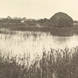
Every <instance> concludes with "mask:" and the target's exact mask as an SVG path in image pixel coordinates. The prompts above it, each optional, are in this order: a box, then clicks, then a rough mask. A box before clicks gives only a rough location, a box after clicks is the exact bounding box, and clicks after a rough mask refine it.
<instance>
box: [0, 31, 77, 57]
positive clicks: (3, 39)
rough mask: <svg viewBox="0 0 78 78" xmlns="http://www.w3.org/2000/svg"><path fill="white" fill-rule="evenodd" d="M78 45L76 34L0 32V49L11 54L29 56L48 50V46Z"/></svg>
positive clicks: (55, 47) (70, 46) (69, 46)
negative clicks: (64, 35)
mask: <svg viewBox="0 0 78 78" xmlns="http://www.w3.org/2000/svg"><path fill="white" fill-rule="evenodd" d="M77 45H78V36H76V35H74V36H71V37H58V36H52V35H51V34H50V33H40V32H39V33H36V37H35V36H33V33H30V32H29V33H28V32H17V34H15V35H10V34H7V35H5V34H0V49H1V50H2V51H3V52H4V53H5V52H6V53H7V52H12V53H13V54H17V55H19V54H21V55H22V54H23V53H30V56H31V58H33V56H34V57H35V56H36V55H37V54H38V55H42V50H43V48H45V49H46V50H50V48H54V49H57V48H65V47H68V48H72V47H75V46H77Z"/></svg>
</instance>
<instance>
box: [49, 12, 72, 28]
mask: <svg viewBox="0 0 78 78" xmlns="http://www.w3.org/2000/svg"><path fill="white" fill-rule="evenodd" d="M50 23H51V25H52V26H54V27H72V26H73V19H72V18H71V17H70V16H69V15H67V14H66V13H62V12H58V13H56V14H54V15H53V16H52V17H51V18H50Z"/></svg>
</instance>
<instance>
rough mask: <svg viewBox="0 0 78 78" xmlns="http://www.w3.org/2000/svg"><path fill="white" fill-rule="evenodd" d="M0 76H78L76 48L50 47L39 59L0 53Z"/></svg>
mask: <svg viewBox="0 0 78 78" xmlns="http://www.w3.org/2000/svg"><path fill="white" fill-rule="evenodd" d="M0 78H78V48H77V47H76V48H74V49H73V50H70V49H68V48H65V49H64V50H63V49H59V50H55V49H51V51H49V52H46V51H44V52H43V55H42V57H41V59H38V57H36V58H35V61H34V63H31V64H30V56H27V57H26V56H24V57H17V56H15V57H10V55H6V56H5V55H2V54H1V53H0Z"/></svg>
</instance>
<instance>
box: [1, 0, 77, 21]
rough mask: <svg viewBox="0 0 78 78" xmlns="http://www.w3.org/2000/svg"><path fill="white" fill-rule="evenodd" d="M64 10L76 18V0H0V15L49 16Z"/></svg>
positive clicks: (34, 17) (36, 17) (38, 17)
mask: <svg viewBox="0 0 78 78" xmlns="http://www.w3.org/2000/svg"><path fill="white" fill-rule="evenodd" d="M57 12H65V13H67V14H68V15H70V16H71V17H72V18H73V19H74V20H78V0H0V17H7V16H11V17H26V18H33V19H41V18H50V17H52V15H54V14H55V13H57Z"/></svg>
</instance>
